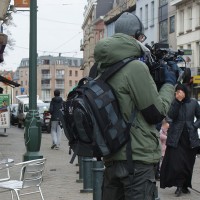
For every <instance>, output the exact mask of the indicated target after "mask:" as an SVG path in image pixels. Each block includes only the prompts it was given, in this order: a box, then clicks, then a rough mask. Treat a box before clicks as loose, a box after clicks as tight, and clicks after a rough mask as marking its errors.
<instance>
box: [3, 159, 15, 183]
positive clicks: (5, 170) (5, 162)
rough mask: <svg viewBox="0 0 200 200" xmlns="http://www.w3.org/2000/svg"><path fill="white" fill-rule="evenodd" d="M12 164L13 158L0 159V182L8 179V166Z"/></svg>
mask: <svg viewBox="0 0 200 200" xmlns="http://www.w3.org/2000/svg"><path fill="white" fill-rule="evenodd" d="M13 164H14V160H13V159H10V158H7V159H3V160H0V182H1V181H8V180H10V167H12V166H13Z"/></svg>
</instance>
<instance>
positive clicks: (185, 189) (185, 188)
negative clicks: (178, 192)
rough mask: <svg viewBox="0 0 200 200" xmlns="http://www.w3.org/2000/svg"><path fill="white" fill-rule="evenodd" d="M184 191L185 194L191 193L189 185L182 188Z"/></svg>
mask: <svg viewBox="0 0 200 200" xmlns="http://www.w3.org/2000/svg"><path fill="white" fill-rule="evenodd" d="M182 192H183V193H184V194H190V190H189V189H188V188H187V187H183V188H182Z"/></svg>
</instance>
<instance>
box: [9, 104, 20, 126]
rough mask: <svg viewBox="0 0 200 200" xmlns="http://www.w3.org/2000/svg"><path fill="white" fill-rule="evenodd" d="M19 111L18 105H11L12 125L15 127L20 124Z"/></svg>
mask: <svg viewBox="0 0 200 200" xmlns="http://www.w3.org/2000/svg"><path fill="white" fill-rule="evenodd" d="M17 109H18V104H11V105H10V123H11V125H15V124H17V123H18V118H17Z"/></svg>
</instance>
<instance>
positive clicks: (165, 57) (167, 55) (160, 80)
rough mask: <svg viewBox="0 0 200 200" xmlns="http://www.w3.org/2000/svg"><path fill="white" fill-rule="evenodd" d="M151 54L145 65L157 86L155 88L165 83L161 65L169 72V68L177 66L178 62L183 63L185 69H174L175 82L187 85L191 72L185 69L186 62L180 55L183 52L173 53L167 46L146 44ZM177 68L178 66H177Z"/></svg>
mask: <svg viewBox="0 0 200 200" xmlns="http://www.w3.org/2000/svg"><path fill="white" fill-rule="evenodd" d="M145 46H146V47H147V48H148V49H149V50H150V52H151V60H150V59H147V60H146V62H145V63H146V64H147V66H148V67H149V71H150V73H151V75H152V77H153V79H154V81H155V83H156V85H157V88H158V89H160V87H161V86H162V85H163V84H164V83H165V75H164V68H163V65H167V66H168V68H169V70H172V69H170V66H172V65H177V64H178V63H179V62H184V63H185V67H176V68H177V69H178V70H176V71H174V72H175V74H176V76H177V81H178V82H181V83H189V82H190V79H191V70H190V69H189V68H186V62H185V60H184V58H183V57H182V55H184V51H182V50H177V51H174V50H172V49H170V48H169V44H164V43H155V44H154V45H153V46H152V47H150V46H149V45H148V44H146V45H145ZM177 66H178V65H177Z"/></svg>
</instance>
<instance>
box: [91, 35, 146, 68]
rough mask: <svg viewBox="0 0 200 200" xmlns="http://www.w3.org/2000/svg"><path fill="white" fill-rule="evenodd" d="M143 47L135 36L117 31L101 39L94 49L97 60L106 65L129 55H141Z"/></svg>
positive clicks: (102, 65)
mask: <svg viewBox="0 0 200 200" xmlns="http://www.w3.org/2000/svg"><path fill="white" fill-rule="evenodd" d="M141 54H142V50H141V47H140V45H139V43H137V41H136V39H134V38H133V37H131V36H129V35H126V34H123V33H117V34H115V35H113V36H112V37H108V38H104V39H102V40H100V41H99V42H98V43H97V44H96V46H95V49H94V58H95V62H97V63H99V64H101V67H106V66H108V65H110V64H113V63H116V62H118V61H120V60H123V59H125V58H128V57H133V56H135V57H140V56H141Z"/></svg>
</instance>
